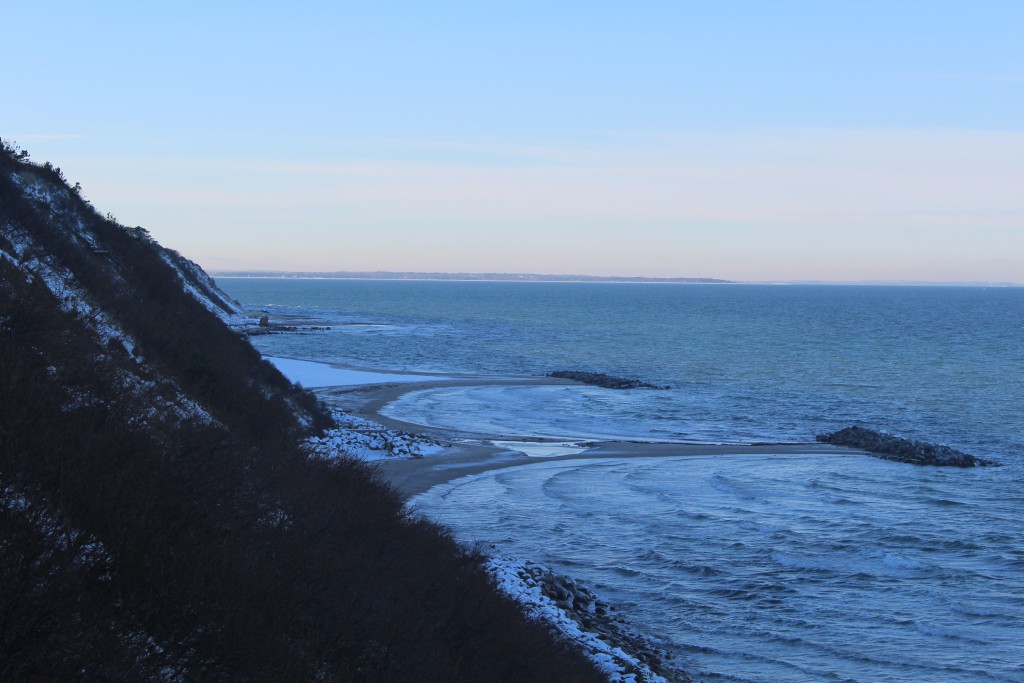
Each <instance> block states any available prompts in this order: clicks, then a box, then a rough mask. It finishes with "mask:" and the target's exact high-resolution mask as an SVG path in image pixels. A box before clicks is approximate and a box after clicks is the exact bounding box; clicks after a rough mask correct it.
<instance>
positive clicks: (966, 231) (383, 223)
mask: <svg viewBox="0 0 1024 683" xmlns="http://www.w3.org/2000/svg"><path fill="white" fill-rule="evenodd" d="M5 22H6V23H7V25H8V26H10V27H11V30H9V31H8V32H7V33H6V34H5V39H4V41H3V43H2V44H0V55H3V56H4V57H5V58H6V61H7V63H8V64H9V65H11V67H12V68H11V69H9V77H8V82H7V84H6V87H7V90H8V93H9V94H10V97H8V98H6V100H7V101H6V102H5V105H4V107H3V109H2V111H0V136H2V137H3V138H4V139H5V140H12V141H14V142H17V143H19V144H20V145H21V146H22V147H23V148H25V149H27V150H28V151H29V152H30V153H31V154H32V158H33V160H35V161H39V162H42V161H45V160H49V161H51V162H52V163H54V164H55V165H57V166H60V167H61V168H62V170H63V171H64V173H65V175H66V176H67V177H68V178H69V180H70V181H71V182H72V183H74V182H76V181H79V182H81V183H82V186H83V189H84V195H85V196H86V197H87V198H88V199H89V200H90V201H92V202H93V204H94V205H95V206H96V207H97V208H98V209H99V210H100V211H101V212H107V211H109V212H111V213H113V214H114V215H115V216H116V217H117V218H118V220H120V221H121V222H122V223H125V224H127V225H142V226H144V227H146V228H147V229H149V230H150V231H151V233H152V234H153V236H154V237H156V238H157V239H158V240H159V241H160V242H161V243H163V244H165V245H167V246H168V247H171V248H174V249H177V250H178V251H180V252H182V253H183V254H185V255H186V256H188V257H189V258H191V259H193V260H195V261H197V262H198V263H199V264H200V265H202V266H203V267H205V268H208V269H210V270H277V271H329V270H349V271H379V270H386V271H409V272H463V273H468V272H474V273H475V272H502V273H582V274H590V275H595V276H625V277H669V278H672V277H684V278H719V279H726V280H737V281H787V282H794V281H808V280H814V281H838V282H850V281H915V282H1014V283H1024V193H1022V192H1021V191H1020V188H1021V187H1024V47H1022V46H1021V41H1020V40H1019V36H1018V35H1017V34H1018V32H1019V30H1018V29H1019V27H1020V26H1021V25H1024V4H1021V3H1015V2H1001V1H999V0H975V1H971V2H962V1H950V2H939V3H937V2H924V1H915V0H909V1H907V2H900V3H892V2H881V1H871V0H866V1H865V2H858V3H814V2H801V1H785V0H780V1H778V2H771V3H759V2H735V3H713V2H692V3H654V2H650V3H634V4H629V5H620V4H613V3H584V2H562V3H557V4H551V3H544V4H541V3H536V2H524V3H516V4H503V3H493V4H492V3H488V4H480V5H477V4H472V3H461V2H438V3H431V4H429V5H426V4H418V3H411V2H381V3H374V4H372V5H355V6H349V5H347V4H340V5H339V4H336V3H326V2H307V3H303V4H302V5H301V6H298V7H294V8H289V7H283V6H279V5H276V4H268V3H259V2H257V3H246V4H241V3H235V2H227V3H221V4H218V5H217V6H207V5H205V4H199V3H195V2H184V3H179V4H176V5H175V6H174V7H166V8H161V7H153V6H147V5H123V4H121V3H113V2H98V3H91V4H89V5H78V4H72V3H61V2H58V3H21V4H14V3H8V4H7V5H5Z"/></svg>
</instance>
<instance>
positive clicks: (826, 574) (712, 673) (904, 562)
mask: <svg viewBox="0 0 1024 683" xmlns="http://www.w3.org/2000/svg"><path fill="white" fill-rule="evenodd" d="M220 284H221V285H222V286H223V287H224V288H225V289H226V290H227V291H228V292H229V293H231V294H233V295H234V296H236V297H238V298H239V299H241V300H242V301H243V302H245V303H248V304H254V305H259V306H267V307H268V308H269V310H270V311H271V312H272V314H273V313H274V312H284V313H300V314H304V315H314V316H316V317H317V318H318V319H321V320H323V321H325V322H328V323H330V324H333V325H336V326H337V327H335V329H333V330H331V331H329V332H315V333H310V334H300V335H279V336H268V337H258V338H255V339H254V343H255V344H257V346H258V347H259V348H260V349H261V350H262V351H264V353H266V354H267V355H276V356H284V357H294V358H306V359H310V360H324V361H329V362H340V363H347V364H350V365H353V366H357V367H365V368H377V369H388V370H408V371H434V372H442V373H453V372H470V373H473V372H476V373H484V374H526V375H530V374H533V375H539V374H544V373H546V372H548V371H551V370H555V369H565V368H571V369H583V370H593V371H599V372H606V373H611V374H616V375H620V376H624V377H633V378H639V379H642V380H645V381H648V382H652V383H655V384H669V385H671V386H672V387H673V388H672V389H671V390H668V391H652V390H637V391H610V390H602V389H597V388H594V387H511V386H507V387H483V388H466V387H457V388H452V389H434V390H428V391H423V392H416V393H413V394H409V395H406V396H405V397H403V398H402V399H400V400H399V401H397V402H395V403H394V404H392V405H391V406H390V407H389V408H388V413H389V414H390V415H392V416H394V417H398V418H400V419H405V420H409V421H413V422H420V423H424V424H435V425H441V426H448V427H452V428H456V429H462V430H473V431H483V432H494V433H501V434H514V435H521V436H537V435H545V436H554V437H564V438H592V439H608V438H615V439H637V440H659V441H713V442H742V441H770V440H796V441H806V440H810V439H812V438H813V435H814V434H816V433H819V432H822V431H827V430H833V429H837V428H840V427H843V426H847V425H849V424H853V423H857V424H861V425H863V426H867V427H872V428H876V429H882V430H886V431H891V432H893V433H896V434H899V435H903V436H910V437H915V438H923V439H927V440H932V441H938V442H942V443H947V444H949V445H952V446H955V447H958V448H961V449H964V450H967V451H969V452H972V453H974V454H976V455H981V456H986V457H992V458H994V459H997V460H1000V461H1001V462H1003V463H1005V464H1006V466H1005V467H1001V468H993V469H972V470H959V469H957V470H950V469H939V468H917V467H913V466H910V465H902V464H897V463H889V462H885V461H881V460H877V459H874V458H866V457H860V456H856V457H851V456H843V457H840V456H834V457H822V456H815V457H793V456H778V457H750V456H727V457H708V458H661V459H641V460H622V461H609V460H600V461H584V462H580V461H575V462H572V463H559V462H550V461H548V462H540V463H537V464H533V465H530V466H526V467H520V468H514V469H510V470H502V471H500V472H491V473H486V474H483V475H476V476H472V477H467V478H463V479H460V480H457V481H455V482H454V483H452V484H451V485H447V486H445V487H439V488H437V489H434V490H432V491H431V492H429V493H428V494H425V495H424V496H422V497H420V498H418V499H417V505H418V506H419V507H420V509H422V510H423V511H425V512H427V513H429V514H430V515H432V516H435V517H437V518H438V519H441V520H442V521H444V522H445V523H448V524H450V525H451V526H452V527H453V528H454V529H455V530H456V531H457V533H458V534H459V535H460V536H461V537H462V538H464V539H466V540H470V541H473V540H475V541H479V542H482V543H485V544H493V545H494V546H495V548H494V550H495V551H496V552H500V553H504V554H508V555H512V556H517V557H523V558H529V559H534V560H538V561H542V562H545V563H547V564H550V565H553V566H555V567H558V568H559V569H561V570H562V571H564V572H566V573H570V574H574V575H576V576H578V577H580V578H582V579H584V580H586V581H589V582H591V583H592V584H594V585H595V586H596V587H597V588H599V589H600V591H601V592H602V593H603V594H604V595H605V596H606V597H607V598H608V599H609V600H610V601H611V602H613V603H614V604H616V605H617V606H618V607H619V608H620V609H621V610H622V611H623V612H624V613H626V615H627V616H628V618H629V619H630V620H631V621H632V622H633V623H636V624H637V625H638V626H640V627H641V628H643V629H644V630H646V631H647V632H649V633H651V634H655V635H657V636H659V637H661V638H663V639H664V640H665V644H666V647H668V649H669V650H670V651H671V652H672V653H673V654H674V655H675V656H677V657H678V658H679V659H680V661H681V662H682V664H683V666H684V667H685V668H687V669H688V670H691V671H696V672H700V674H701V676H702V677H704V678H706V679H708V680H751V681H804V680H854V681H877V680H916V681H937V680H957V681H1024V646H1022V645H1021V643H1024V625H1022V624H1024V601H1022V600H1024V598H1022V596H1024V579H1022V577H1024V551H1022V549H1024V535H1022V531H1021V529H1022V528H1024V525H1022V524H1021V512H1020V510H1021V509H1024V493H1022V492H1024V459H1022V458H1021V453H1022V452H1024V419H1022V417H1021V410H1020V406H1021V405H1024V343H1022V342H1021V339H1024V290H1021V289H966V288H894V287H753V286H752V287H746V286H737V287H732V286H729V287H678V286H662V285H596V284H547V283H529V284H527V283H443V282H440V283H439V282H352V281H349V282H345V281H282V280H223V281H221V282H220ZM346 323H361V324H358V325H352V324H346Z"/></svg>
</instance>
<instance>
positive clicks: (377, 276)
mask: <svg viewBox="0 0 1024 683" xmlns="http://www.w3.org/2000/svg"><path fill="white" fill-rule="evenodd" d="M206 272H207V273H209V274H210V275H211V276H213V277H219V278H239V279H244V278H252V279H258V278H270V279H278V280H418V281H424V280H426V281H438V282H601V283H626V284H636V283H640V284H674V285H779V286H790V285H792V286H799V285H828V286H836V287H842V286H853V287H1024V284H1021V283H1017V282H979V281H969V282H963V281H956V282H953V281H951V282H938V281H934V282H933V281H919V280H842V281H825V280H758V281H753V280H723V279H719V278H712V277H641V276H635V277H630V276H614V275H544V274H539V273H416V272H406V271H389V270H378V271H348V270H339V271H329V272H328V271H309V272H306V271H279V270H217V269H206Z"/></svg>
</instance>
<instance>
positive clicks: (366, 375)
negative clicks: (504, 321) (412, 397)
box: [265, 356, 446, 389]
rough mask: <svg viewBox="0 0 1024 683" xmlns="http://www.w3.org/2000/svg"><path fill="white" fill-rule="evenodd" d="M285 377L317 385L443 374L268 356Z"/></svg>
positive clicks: (422, 379)
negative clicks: (350, 367)
mask: <svg viewBox="0 0 1024 683" xmlns="http://www.w3.org/2000/svg"><path fill="white" fill-rule="evenodd" d="M265 358H266V360H268V361H270V362H271V363H273V364H274V367H276V368H277V369H278V370H280V371H281V374H283V375H284V376H285V377H287V378H288V379H289V380H291V381H292V382H295V383H297V384H301V385H302V386H304V387H306V388H307V389H315V388H318V387H345V386H357V385H364V384H385V383H391V382H427V381H432V380H435V379H446V378H444V377H433V376H426V375H399V374H391V373H386V372H368V371H366V370H347V369H343V368H336V367H334V366H331V365H326V364H325V363H314V362H312V361H308V360H294V359H292V358H275V357H272V356H265Z"/></svg>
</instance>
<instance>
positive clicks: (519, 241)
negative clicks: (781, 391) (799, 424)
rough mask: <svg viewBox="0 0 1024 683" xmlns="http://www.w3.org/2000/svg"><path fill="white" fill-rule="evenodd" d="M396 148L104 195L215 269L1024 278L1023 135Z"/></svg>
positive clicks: (120, 175)
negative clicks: (404, 154)
mask: <svg viewBox="0 0 1024 683" xmlns="http://www.w3.org/2000/svg"><path fill="white" fill-rule="evenodd" d="M381 144H382V146H384V147H387V146H389V145H390V146H392V147H397V148H398V149H416V150H418V153H417V154H416V155H415V156H414V158H412V159H403V158H400V157H401V155H400V154H397V153H393V154H389V155H387V156H388V157H390V158H376V159H375V158H373V156H374V149H373V148H372V146H371V149H364V147H366V145H355V146H354V149H353V152H352V154H351V157H352V158H350V159H348V160H346V161H336V162H329V163H327V162H325V163H309V162H304V161H302V159H290V160H280V159H270V158H267V159H260V158H255V159H251V160H248V161H231V160H225V161H220V162H217V161H214V162H200V163H196V162H192V161H189V160H165V161H164V162H163V163H161V162H160V161H159V160H156V161H154V160H153V159H151V158H146V159H133V158H125V159H118V160H115V161H113V162H112V163H110V164H109V165H108V166H106V167H104V168H102V169H97V170H96V171H95V175H98V176H100V177H101V178H103V179H104V180H103V182H102V183H101V184H100V185H96V184H95V183H93V184H87V185H86V194H87V195H89V196H90V197H92V198H93V199H94V201H96V202H97V204H98V205H100V206H108V205H110V206H117V207H121V209H120V211H121V213H120V214H119V216H118V217H119V218H120V219H121V220H122V221H123V222H127V223H129V224H135V223H136V222H138V223H144V224H145V225H146V226H147V227H149V228H150V229H151V230H152V231H153V233H154V235H155V236H157V238H158V239H162V240H164V241H166V242H167V243H168V244H170V245H171V246H173V247H175V248H177V249H179V250H180V251H183V252H184V253H186V254H188V255H190V256H192V257H193V258H195V259H196V260H198V261H199V262H200V263H202V264H203V265H205V266H207V267H210V268H221V269H245V268H267V269H283V270H378V269H379V270H412V271H417V270H418V271H449V272H466V271H496V272H548V273H555V272H557V273H568V272H572V273H587V274H609V275H612V274H614V275H658V276H683V277H686V276H694V277H698V276H699V277H723V278H729V279H744V280H774V279H790V280H792V279H830V280H832V279H906V280H916V279H921V280H935V279H938V280H986V281H1016V282H1024V229H1022V227H1021V226H1024V193H1021V192H1020V191H1019V188H1020V182H1021V179H1022V178H1024V133H1016V132H998V131H963V130H930V131H915V130H829V129H812V130H795V129H793V130H776V131H761V132H756V133H732V134H726V133H722V132H714V133H684V134H655V133H645V134H642V135H625V134H619V135H609V136H606V138H605V139H604V140H603V141H602V144H600V145H589V146H586V145H579V146H568V145H565V146H545V145H521V146H515V145H497V144H495V145H489V144H486V143H478V142H477V143H474V142H452V141H448V142H444V141H435V142H413V141H401V142H397V143H388V144H385V143H381ZM396 157H397V158H396ZM83 163H84V161H83ZM153 207H156V208H157V211H156V214H155V216H154V215H153V212H152V211H153ZM212 224H213V225H217V226H218V231H217V234H216V235H211V234H210V231H209V229H208V228H207V227H206V226H209V225H212ZM192 226H194V227H192ZM954 255H955V259H954Z"/></svg>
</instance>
